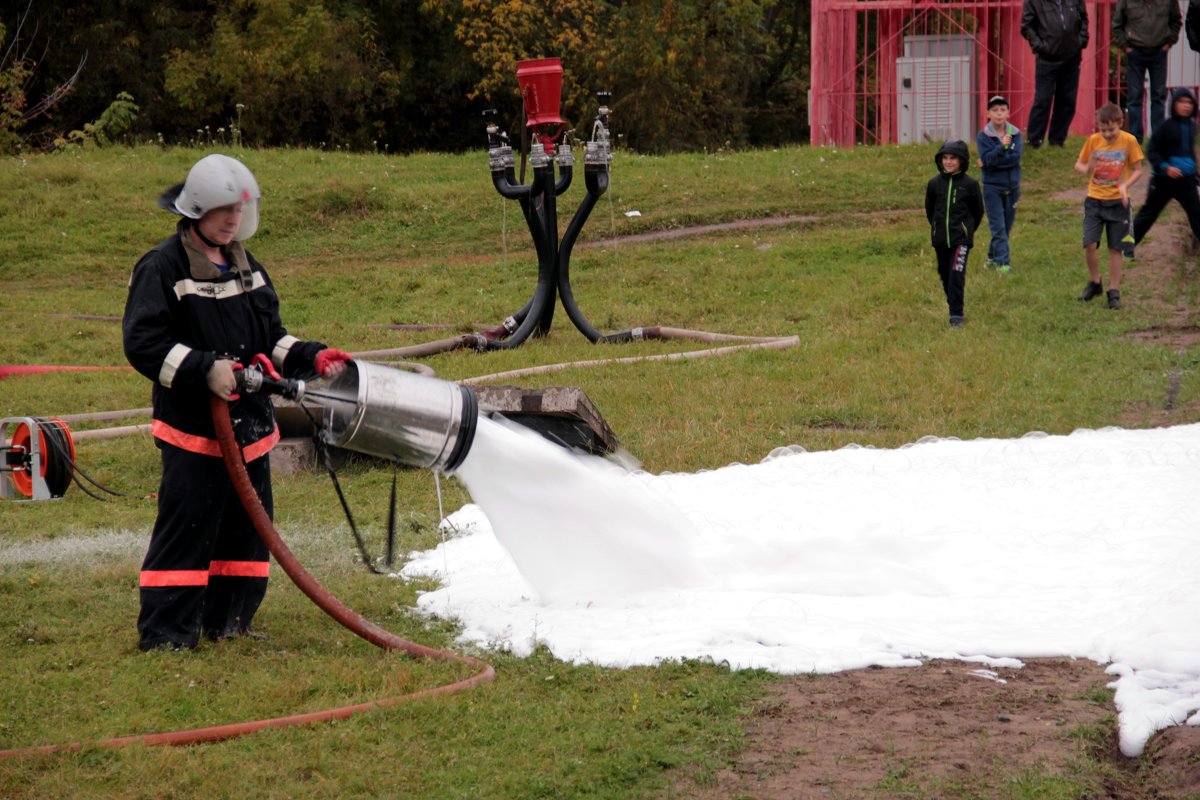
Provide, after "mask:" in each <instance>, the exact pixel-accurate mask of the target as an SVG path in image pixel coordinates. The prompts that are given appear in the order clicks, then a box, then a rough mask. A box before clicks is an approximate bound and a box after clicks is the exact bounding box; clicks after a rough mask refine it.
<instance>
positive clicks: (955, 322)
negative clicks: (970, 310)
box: [950, 317, 965, 328]
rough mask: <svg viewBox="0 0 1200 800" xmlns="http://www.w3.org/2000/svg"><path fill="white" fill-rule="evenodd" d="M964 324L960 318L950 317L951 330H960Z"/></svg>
mask: <svg viewBox="0 0 1200 800" xmlns="http://www.w3.org/2000/svg"><path fill="white" fill-rule="evenodd" d="M964 324H965V321H964V320H963V318H962V317H951V318H950V327H951V328H961V327H962V326H963V325H964Z"/></svg>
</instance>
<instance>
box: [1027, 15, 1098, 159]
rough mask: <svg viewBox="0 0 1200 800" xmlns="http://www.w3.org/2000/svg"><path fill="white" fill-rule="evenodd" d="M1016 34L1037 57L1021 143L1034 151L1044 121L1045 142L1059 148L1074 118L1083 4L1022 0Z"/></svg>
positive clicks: (1084, 39)
mask: <svg viewBox="0 0 1200 800" xmlns="http://www.w3.org/2000/svg"><path fill="white" fill-rule="evenodd" d="M1021 35H1022V36H1024V37H1025V39H1026V40H1027V41H1028V42H1029V46H1030V47H1031V48H1033V54H1034V55H1035V56H1036V57H1037V66H1036V68H1035V71H1034V94H1033V108H1031V109H1030V111H1029V123H1028V124H1027V125H1026V126H1025V132H1026V134H1027V135H1028V136H1027V139H1026V141H1027V143H1028V144H1029V146H1030V147H1032V148H1034V149H1037V148H1039V147H1041V146H1042V141H1043V139H1044V138H1045V137H1046V136H1047V133H1046V130H1047V129H1046V126H1047V123H1049V139H1050V144H1052V145H1056V146H1058V147H1061V146H1062V145H1063V144H1064V143H1065V142H1066V141H1067V133H1068V132H1069V131H1070V129H1071V122H1072V121H1073V120H1074V119H1075V99H1076V97H1077V95H1078V93H1079V65H1080V62H1081V61H1082V60H1083V50H1084V48H1085V47H1087V44H1088V16H1087V8H1086V6H1085V5H1084V0H1025V2H1024V5H1023V6H1022V7H1021ZM1051 106H1053V112H1054V115H1053V117H1051Z"/></svg>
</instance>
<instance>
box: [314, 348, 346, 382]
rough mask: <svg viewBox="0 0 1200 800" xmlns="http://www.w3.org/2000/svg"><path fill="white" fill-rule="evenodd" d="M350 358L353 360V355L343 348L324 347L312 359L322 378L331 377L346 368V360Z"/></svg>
mask: <svg viewBox="0 0 1200 800" xmlns="http://www.w3.org/2000/svg"><path fill="white" fill-rule="evenodd" d="M352 360H354V356H352V355H350V354H349V353H347V352H345V351H344V350H336V349H334V348H332V347H326V348H325V349H324V350H322V351H321V352H319V353H317V357H316V358H315V359H313V367H314V368H315V369H316V370H317V374H318V375H320V376H321V377H322V378H332V377H333V376H334V375H337V374H338V373H339V372H341V371H342V370H343V369H345V368H346V362H347V361H352Z"/></svg>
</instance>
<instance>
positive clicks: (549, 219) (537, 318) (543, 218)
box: [487, 164, 558, 350]
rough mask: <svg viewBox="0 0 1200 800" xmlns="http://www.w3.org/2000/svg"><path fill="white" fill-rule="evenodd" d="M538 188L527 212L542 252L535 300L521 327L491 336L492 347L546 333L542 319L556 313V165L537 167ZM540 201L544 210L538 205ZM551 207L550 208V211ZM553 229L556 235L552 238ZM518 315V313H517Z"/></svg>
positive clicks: (509, 345) (505, 346)
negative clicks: (502, 336)
mask: <svg viewBox="0 0 1200 800" xmlns="http://www.w3.org/2000/svg"><path fill="white" fill-rule="evenodd" d="M530 186H531V187H533V188H534V191H532V192H531V193H530V195H529V201H528V202H529V203H530V208H529V211H528V214H527V218H528V220H529V231H530V233H531V234H532V235H533V239H534V244H535V246H536V248H537V254H538V284H537V288H536V290H535V291H534V295H533V299H532V300H530V302H529V303H527V304H526V306H525V309H523V310H524V311H525V314H524V318H523V319H522V320H521V321H520V324H519V325H518V327H517V329H516V330H515V331H513V332H512V334H511V335H509V336H508V337H507V338H505V339H489V340H488V342H487V349H489V350H511V349H512V348H514V347H518V346H519V345H521V344H523V343H524V342H525V340H526V339H528V338H529V337H530V336H532V335H533V334H534V332H535V331H537V332H539V333H544V332H545V331H544V330H542V329H541V322H542V320H543V319H544V318H546V316H547V308H548V309H549V314H550V315H552V314H553V313H554V301H555V297H556V285H557V281H556V280H555V274H556V261H557V256H558V253H557V233H558V228H557V220H556V217H555V215H554V211H553V209H554V199H553V193H554V167H553V166H552V165H550V164H547V165H546V166H541V167H537V168H535V169H534V174H533V183H531V184H530ZM538 201H540V210H539V208H538V206H539V202H538ZM547 209H549V211H547ZM551 231H553V238H554V239H555V241H551V233H550V232H551ZM514 318H515V315H514Z"/></svg>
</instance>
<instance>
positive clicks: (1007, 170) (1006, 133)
mask: <svg viewBox="0 0 1200 800" xmlns="http://www.w3.org/2000/svg"><path fill="white" fill-rule="evenodd" d="M987 118H988V121H987V124H986V125H984V126H983V128H982V129H981V130H980V131H979V133H978V134H976V136H975V145H976V147H977V149H978V150H979V160H978V164H979V167H980V170H981V172H982V178H981V182H982V183H983V206H984V208H985V209H986V210H987V220H988V228H990V229H991V231H992V241H991V244H989V245H988V256H987V266H989V267H991V268H993V269H995V270H997V271H999V272H1000V273H1001V274H1002V275H1008V274H1009V273H1011V272H1012V251H1011V249H1010V246H1009V236H1010V234H1011V233H1012V228H1013V223H1014V222H1016V219H1017V202H1018V201H1019V200H1020V199H1021V151H1022V147H1023V145H1022V142H1021V131H1020V130H1019V129H1018V128H1017V127H1016V126H1015V125H1012V124H1011V123H1009V121H1008V100H1006V99H1004V97H1002V96H1000V95H996V96H994V97H992V98H991V99H990V100H988V108H987Z"/></svg>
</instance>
